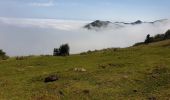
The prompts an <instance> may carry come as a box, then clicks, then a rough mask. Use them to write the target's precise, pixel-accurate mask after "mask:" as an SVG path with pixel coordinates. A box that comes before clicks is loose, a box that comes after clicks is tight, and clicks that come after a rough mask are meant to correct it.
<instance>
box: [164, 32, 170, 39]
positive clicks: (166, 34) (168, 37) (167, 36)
mask: <svg viewBox="0 0 170 100" xmlns="http://www.w3.org/2000/svg"><path fill="white" fill-rule="evenodd" d="M164 39H170V30H168V31H167V32H166V33H165V36H164Z"/></svg>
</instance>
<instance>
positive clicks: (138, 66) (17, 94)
mask: <svg viewBox="0 0 170 100" xmlns="http://www.w3.org/2000/svg"><path fill="white" fill-rule="evenodd" d="M74 68H85V69H86V70H87V71H86V72H76V71H74V70H73V69H74ZM52 74H57V75H58V76H59V80H57V81H55V82H51V83H44V78H45V77H47V76H48V75H52ZM149 98H156V99H158V100H166V99H167V100H168V99H169V98H170V40H166V41H162V42H157V43H152V44H149V45H141V46H136V47H129V48H123V49H116V50H115V49H105V50H101V51H96V52H90V53H86V54H80V55H71V56H69V57H52V56H32V57H25V58H24V59H22V60H16V59H15V58H10V59H8V60H1V61H0V100H115V99H116V100H147V99H149Z"/></svg>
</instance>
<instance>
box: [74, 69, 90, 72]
mask: <svg viewBox="0 0 170 100" xmlns="http://www.w3.org/2000/svg"><path fill="white" fill-rule="evenodd" d="M74 71H76V72H86V71H87V70H86V69H84V68H74Z"/></svg>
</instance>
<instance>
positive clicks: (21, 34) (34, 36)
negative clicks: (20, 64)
mask: <svg viewBox="0 0 170 100" xmlns="http://www.w3.org/2000/svg"><path fill="white" fill-rule="evenodd" d="M90 22H91V21H74V20H56V19H14V18H0V49H3V50H4V51H5V52H6V53H7V54H8V55H9V56H24V55H41V54H52V53H53V49H54V48H57V47H59V46H60V45H61V44H64V43H68V44H69V45H70V48H71V53H72V54H75V53H80V52H84V51H87V50H95V49H103V48H111V47H129V46H132V45H133V44H135V43H136V42H141V41H144V39H145V37H146V35H147V34H151V35H155V34H160V33H164V32H166V31H167V30H168V29H169V28H170V21H169V20H165V21H163V22H158V23H155V24H149V23H143V24H139V25H126V26H124V27H122V28H114V27H113V26H109V27H108V28H103V29H99V30H98V31H96V30H87V29H84V28H83V26H84V25H86V24H87V23H90Z"/></svg>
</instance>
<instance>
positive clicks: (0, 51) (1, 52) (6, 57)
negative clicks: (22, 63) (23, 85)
mask: <svg viewBox="0 0 170 100" xmlns="http://www.w3.org/2000/svg"><path fill="white" fill-rule="evenodd" d="M0 59H1V60H6V59H8V56H7V55H6V53H5V52H4V51H3V50H0Z"/></svg>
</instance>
